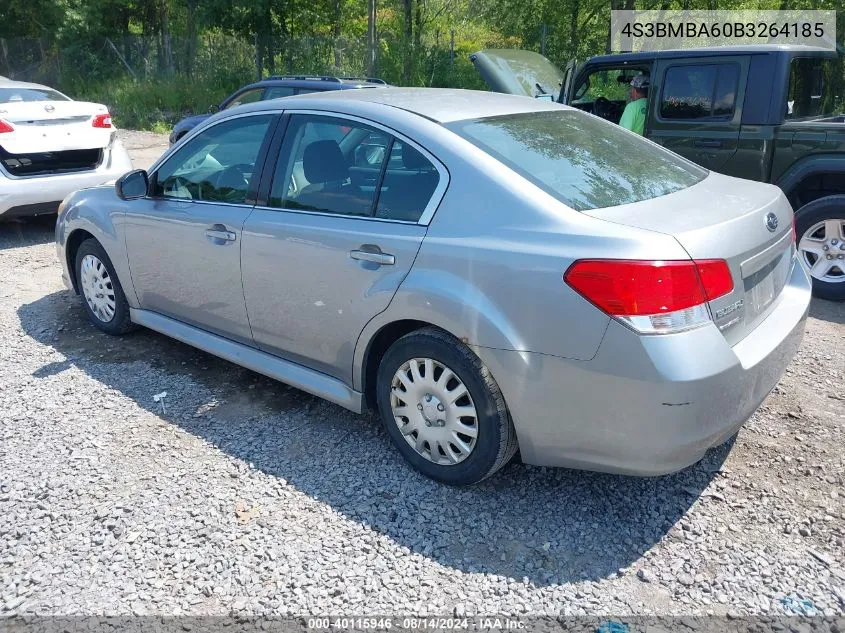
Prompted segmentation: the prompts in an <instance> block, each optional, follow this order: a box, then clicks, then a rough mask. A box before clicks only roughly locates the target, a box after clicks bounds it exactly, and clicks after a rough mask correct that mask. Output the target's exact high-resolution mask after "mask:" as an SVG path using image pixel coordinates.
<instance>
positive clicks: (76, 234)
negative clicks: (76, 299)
mask: <svg viewBox="0 0 845 633" xmlns="http://www.w3.org/2000/svg"><path fill="white" fill-rule="evenodd" d="M88 239H92V240H96V239H97V238H96V237H94V236H93V235H92V234H91V233H89V232H88V231H87V230H85V229H75V230H73V231H72V232H71V233H70V235H68V238H67V241H66V242H65V259H66V261H67V270H68V276H69V277H70V283H71V285H72V286H73V291H74V292H75V293H76V294H79V282H78V280H77V278H76V254H77V253H78V252H79V247H80V246H81V245H82V243H83V242H84V241H85V240H88Z"/></svg>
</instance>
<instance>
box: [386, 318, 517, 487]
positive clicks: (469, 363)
mask: <svg viewBox="0 0 845 633" xmlns="http://www.w3.org/2000/svg"><path fill="white" fill-rule="evenodd" d="M424 359H427V360H424ZM417 361H419V362H417ZM429 361H430V362H429ZM413 363H416V374H415V373H414V371H415V370H414V367H412V366H410V365H411V364H413ZM400 370H402V371H403V375H404V382H403V381H402V380H401V379H400V378H399V377H398V375H399V372H400ZM429 371H430V372H431V373H430V375H429V374H428V372H429ZM446 371H449V372H451V375H452V377H450V375H449V374H446ZM427 378H428V379H430V380H431V381H432V382H434V383H437V384H431V383H430V382H429V381H428V380H427ZM441 379H443V380H441ZM406 383H410V385H409V386H406ZM440 383H442V385H441V384H440ZM460 385H463V386H464V387H466V392H467V393H466V395H464V396H461V397H459V398H457V399H456V400H455V404H451V402H450V401H451V400H453V399H454V398H455V394H458V393H461V392H462V391H461V386H460ZM429 392H430V393H429ZM394 394H400V396H397V395H394ZM402 396H405V397H407V400H405V399H403V397H402ZM428 397H431V400H427V399H426V398H428ZM376 399H377V403H378V410H379V413H380V415H381V419H382V422H383V423H384V425H385V428H386V429H387V433H388V435H389V436H390V439H391V441H392V442H393V444H394V445H395V446H396V448H397V449H398V450H399V452H400V453H401V454H402V456H403V457H404V458H405V459H406V460H408V462H410V464H411V465H412V466H413V467H414V468H415V469H416V470H418V471H419V472H420V473H422V474H423V475H425V476H427V477H430V478H431V479H435V480H437V481H441V482H443V483H447V484H451V485H456V486H463V485H469V484H474V483H477V482H479V481H481V480H482V479H485V478H486V477H489V476H490V475H492V474H493V473H495V472H496V471H497V470H499V469H500V468H502V467H503V466H505V464H507V463H508V462H509V461H510V460H511V459H512V458H513V456H514V454H515V453H516V451H517V441H516V432H515V431H514V428H513V422H512V421H511V418H510V415H509V413H508V410H507V406H506V405H505V399H504V397H503V396H502V392H501V391H500V390H499V386H498V385H497V384H496V381H495V380H494V379H493V376H492V375H491V374H490V371H489V370H488V369H487V367H485V366H484V364H483V363H482V362H481V360H480V359H479V358H478V357H477V356H476V355H475V354H474V353H473V352H472V351H471V350H470V349H469V348H468V347H467V346H466V345H464V344H463V343H462V342H461V341H459V340H457V339H456V338H454V337H453V336H451V335H449V334H447V333H445V332H443V331H441V330H438V329H436V328H424V329H422V330H417V331H415V332H411V333H410V334H407V335H405V336H403V337H402V338H400V339H399V340H398V341H396V342H395V343H394V344H393V345H391V346H390V348H389V349H388V350H387V352H386V353H385V355H384V357H383V358H382V359H381V362H380V364H379V368H378V373H377V377H376ZM441 404H442V406H443V408H442V409H438V407H439V406H440V405H441ZM423 405H424V408H423V409H420V407H421V406H423ZM394 406H396V407H397V409H396V411H401V412H404V413H408V415H407V416H402V415H394V408H393V407H394ZM438 411H443V413H442V414H440V413H438ZM470 411H473V413H474V414H473V415H469V416H464V415H463V414H464V413H467V412H470ZM441 415H442V416H443V419H435V418H437V417H440V416H441ZM400 425H401V426H400ZM402 427H404V432H403V428H402ZM410 429H416V430H413V431H411V430H410ZM456 429H457V430H456ZM467 433H468V434H469V435H467ZM472 433H475V437H474V438H473V437H472ZM420 438H423V440H425V438H429V439H431V438H434V439H433V440H432V441H431V442H428V441H421V439H420ZM412 444H415V445H417V446H419V445H420V444H422V448H421V449H420V450H418V449H417V448H415V446H412ZM459 446H460V448H459ZM467 448H469V449H471V450H469V451H467V450H466V449H467Z"/></svg>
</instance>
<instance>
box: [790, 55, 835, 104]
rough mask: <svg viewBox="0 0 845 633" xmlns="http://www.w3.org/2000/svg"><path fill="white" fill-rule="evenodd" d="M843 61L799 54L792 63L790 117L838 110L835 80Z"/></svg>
mask: <svg viewBox="0 0 845 633" xmlns="http://www.w3.org/2000/svg"><path fill="white" fill-rule="evenodd" d="M840 69H841V62H840V63H837V60H835V59H830V58H824V57H796V58H795V59H793V60H792V62H791V63H790V66H789V90H788V92H787V98H786V118H787V119H811V118H817V117H824V116H831V115H832V114H834V112H835V105H834V102H833V101H834V97H835V96H836V94H837V91H836V88H835V86H836V82H837V79H838V78H839V76H840V74H841V70H840Z"/></svg>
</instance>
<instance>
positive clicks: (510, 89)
mask: <svg viewBox="0 0 845 633" xmlns="http://www.w3.org/2000/svg"><path fill="white" fill-rule="evenodd" d="M470 60H472V63H473V65H475V68H476V70H478V72H479V74H480V75H481V78H482V79H484V81H485V82H486V83H487V85H488V86H489V87H490V89H491V90H492V91H493V92H504V93H506V94H514V95H521V96H525V97H532V98H535V99H549V100H551V101H558V100H559V98H560V91H561V87H562V85H563V80H564V73H563V71H561V69H560V68H558V67H557V66H555V65H554V64H553V63H552V62H550V61H549V60H548V59H546V58H545V57H543V56H542V55H540V54H539V53H535V52H533V51H523V50H518V49H487V50H483V51H478V52H477V53H473V54H472V55H470Z"/></svg>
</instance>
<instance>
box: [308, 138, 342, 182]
mask: <svg viewBox="0 0 845 633" xmlns="http://www.w3.org/2000/svg"><path fill="white" fill-rule="evenodd" d="M302 169H303V171H304V172H305V179H306V180H307V181H308V182H309V183H311V184H316V183H326V182H335V181H338V180H346V179H347V178H349V168H348V167H347V165H346V160H345V159H344V158H343V153H342V152H341V151H340V146H339V145H338V144H337V142H336V141H332V140H326V141H314V142H313V143H311V144H310V145H308V147H306V148H305V152H304V153H303V154H302Z"/></svg>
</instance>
